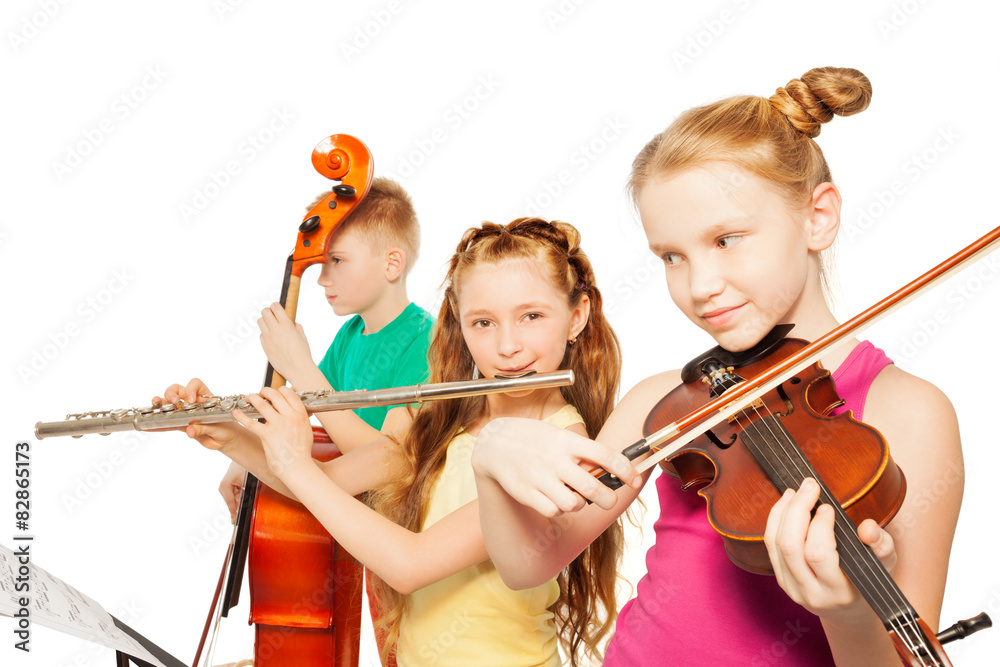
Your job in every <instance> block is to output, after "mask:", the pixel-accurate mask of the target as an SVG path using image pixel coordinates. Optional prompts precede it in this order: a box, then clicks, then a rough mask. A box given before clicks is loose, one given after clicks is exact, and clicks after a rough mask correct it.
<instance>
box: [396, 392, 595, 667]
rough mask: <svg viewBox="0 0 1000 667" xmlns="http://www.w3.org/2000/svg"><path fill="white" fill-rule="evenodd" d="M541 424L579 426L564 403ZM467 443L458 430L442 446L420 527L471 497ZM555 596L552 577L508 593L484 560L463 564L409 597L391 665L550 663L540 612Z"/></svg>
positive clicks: (552, 643)
mask: <svg viewBox="0 0 1000 667" xmlns="http://www.w3.org/2000/svg"><path fill="white" fill-rule="evenodd" d="M544 421H546V422H549V423H550V424H555V425H556V426H559V427H560V428H566V427H567V426H571V425H573V424H580V423H583V418H581V417H580V413H578V412H577V411H576V408H574V407H573V406H572V405H566V406H563V407H562V408H560V409H559V410H557V411H556V412H554V413H552V414H551V415H549V416H548V417H547V418H546V419H545V420H544ZM475 444H476V439H475V438H474V437H473V436H472V435H470V434H468V433H466V432H465V431H460V432H459V433H458V435H456V436H455V438H454V439H453V440H452V441H451V443H449V445H448V455H447V458H446V460H445V464H444V469H443V470H442V471H441V476H440V477H439V478H438V480H437V482H436V483H435V485H434V489H433V491H432V492H431V498H430V504H429V507H428V512H427V518H426V520H425V521H424V525H423V527H422V530H426V529H427V528H428V527H430V526H432V525H433V524H434V523H436V522H437V521H439V520H441V519H442V518H444V517H445V516H447V515H448V514H450V513H451V512H453V511H455V510H457V509H458V508H459V507H462V506H463V505H465V504H467V503H469V502H471V501H473V500H475V499H476V481H475V476H474V475H473V472H472V464H471V463H470V460H471V457H472V448H473V446H474V445H475ZM558 599H559V586H558V585H557V584H556V580H555V579H552V580H551V581H547V582H546V583H544V584H542V585H541V586H537V587H535V588H531V589H528V590H524V591H512V590H510V589H509V588H507V586H506V585H505V584H504V583H503V580H502V579H501V578H500V575H499V574H498V573H497V570H496V568H495V567H493V562H492V561H489V560H487V561H484V562H482V563H480V564H479V565H474V566H472V567H469V568H466V569H464V570H462V571H461V572H457V573H455V574H453V575H452V576H450V577H448V578H447V579H443V580H442V581H439V582H437V583H435V584H431V585H430V586H425V587H424V588H422V589H420V590H419V591H416V592H415V593H413V594H412V595H411V596H410V606H409V608H408V609H407V611H406V614H405V615H404V617H403V620H402V623H401V625H400V635H399V648H398V652H397V656H396V659H397V663H398V665H399V667H417V666H422V667H423V666H426V667H451V666H454V667H471V666H473V665H475V666H476V667H518V666H522V665H523V666H525V667H527V666H529V665H544V666H545V667H549V666H558V665H559V664H560V661H559V649H558V638H557V636H556V626H555V622H554V621H553V619H552V612H550V611H548V608H549V607H550V606H551V605H552V604H554V603H555V601H556V600H558Z"/></svg>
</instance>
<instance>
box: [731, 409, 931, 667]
mask: <svg viewBox="0 0 1000 667" xmlns="http://www.w3.org/2000/svg"><path fill="white" fill-rule="evenodd" d="M755 411H756V410H755ZM756 412H758V415H759V419H758V420H756V421H753V420H750V424H751V427H752V429H753V432H756V433H757V435H759V436H761V437H762V442H764V443H767V444H768V446H769V447H772V452H771V453H772V454H774V452H773V446H777V447H778V448H780V449H781V453H782V454H784V455H785V456H784V457H783V458H782V457H777V458H774V457H772V461H770V464H771V465H772V466H773V465H774V463H775V462H777V463H779V464H786V462H790V464H791V465H792V466H794V468H795V472H796V473H799V475H800V479H804V478H805V476H806V473H808V474H809V476H812V477H814V478H817V482H819V479H818V475H816V474H815V472H814V471H813V470H812V469H811V465H810V464H809V462H808V460H806V459H805V457H804V455H803V454H802V452H801V450H800V449H799V448H798V447H797V446H796V445H795V443H794V441H793V440H792V438H791V435H790V434H789V433H788V432H787V430H786V429H784V428H783V427H782V426H781V424H780V422H779V421H778V420H777V418H776V417H773V416H761V415H760V414H759V411H756ZM771 420H774V423H775V425H776V426H777V428H775V429H772V426H771ZM760 425H764V426H765V427H766V428H767V431H768V433H769V434H770V441H769V440H768V438H767V437H765V436H764V434H763V433H762V431H761V429H760ZM751 427H747V429H745V432H746V433H747V434H748V436H749V434H750V432H751V431H750V428H751ZM775 431H777V435H776V434H775ZM745 439H747V438H745ZM750 439H752V438H750ZM783 441H787V443H788V445H787V446H786V445H785V444H784V443H783ZM754 444H756V445H757V446H758V449H759V450H760V452H761V454H764V451H763V448H761V447H760V446H759V443H754ZM796 458H798V459H800V461H796ZM785 468H786V469H785V471H784V472H785V473H786V475H789V473H790V471H789V470H788V469H787V465H786V466H785ZM803 470H804V471H805V472H804V473H803V472H802V471H803ZM821 490H822V492H823V495H824V496H825V498H824V501H825V502H827V503H828V504H830V505H831V506H833V507H834V508H835V518H837V519H838V520H837V521H835V523H834V529H835V532H836V533H838V534H839V535H840V544H841V545H842V546H843V547H844V549H843V552H844V553H843V554H842V556H843V558H844V564H845V565H844V569H845V570H847V571H848V572H849V573H851V574H853V575H854V578H853V581H854V582H855V584H856V585H858V587H859V589H867V591H868V592H869V596H866V599H868V601H869V604H871V605H873V607H877V606H881V607H883V610H884V611H881V610H877V611H879V614H880V616H881V617H882V618H883V619H885V620H886V622H887V624H888V625H890V626H891V627H892V629H893V631H894V632H895V634H896V636H897V637H899V638H900V639H901V640H902V641H903V642H904V643H905V644H906V645H907V648H908V650H909V651H910V652H911V653H912V654H913V655H914V656H918V657H919V656H920V652H919V651H917V650H916V649H917V646H916V644H921V645H922V643H923V640H922V635H921V634H920V633H919V632H917V633H912V632H910V631H909V630H910V628H911V626H910V623H908V622H906V621H900V620H899V618H898V616H899V615H900V614H902V615H904V616H905V615H907V614H908V612H907V611H906V609H907V607H909V605H908V603H906V601H905V598H903V597H902V594H901V592H899V591H898V588H897V587H895V584H894V582H891V581H890V583H891V584H892V585H891V586H886V585H885V582H878V581H876V582H875V584H876V585H875V586H872V585H871V584H872V578H871V576H872V575H874V574H875V573H881V574H882V575H883V576H884V577H885V578H886V579H888V578H889V577H888V572H886V571H885V569H884V568H883V567H882V566H881V562H879V561H877V559H876V558H875V557H874V554H873V553H872V552H871V551H870V550H869V549H866V548H865V547H864V545H863V544H860V545H859V544H858V543H856V542H855V541H854V538H856V533H855V532H854V531H855V530H856V529H855V527H854V524H853V522H851V521H850V519H849V518H847V516H846V514H842V510H841V511H837V510H840V509H841V508H840V507H839V503H837V504H836V505H834V503H835V502H836V500H835V499H834V498H833V496H832V494H830V493H829V490H828V489H826V488H825V486H824V485H822V484H821ZM845 522H846V524H848V525H849V528H846V527H845V525H844V524H845ZM859 548H860V553H858V551H859ZM865 555H868V556H869V557H870V558H869V559H868V560H869V561H870V562H869V564H868V565H869V566H868V568H860V571H859V567H860V566H861V565H862V564H863V561H864V560H866V559H865V557H864V556H865ZM862 576H863V578H864V579H865V580H867V581H863V580H862ZM879 584H881V586H879ZM894 590H895V592H896V593H897V596H898V597H899V598H900V600H901V601H902V604H899V603H898V601H897V605H898V607H899V608H902V609H903V611H901V612H900V611H897V613H896V614H892V613H889V611H890V609H891V606H890V605H889V604H888V602H887V600H886V595H888V597H889V598H892V597H893V591H894ZM875 595H877V596H878V599H873V596H875ZM910 609H912V607H910ZM919 659H920V660H921V661H922V660H923V659H922V658H919Z"/></svg>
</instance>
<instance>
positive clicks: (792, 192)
mask: <svg viewBox="0 0 1000 667" xmlns="http://www.w3.org/2000/svg"><path fill="white" fill-rule="evenodd" d="M871 97H872V85H871V82H870V81H869V80H868V77H866V76H865V75H864V74H862V73H861V72H859V71H858V70H856V69H850V68H846V67H817V68H815V69H811V70H809V71H808V72H806V73H805V74H803V75H802V77H801V78H799V79H793V80H791V81H789V82H788V83H787V84H786V85H785V87H783V88H778V90H777V91H776V92H775V94H774V95H772V96H771V97H770V98H763V97H757V96H754V95H740V96H736V97H728V98H726V99H723V100H719V101H718V102H714V103H712V104H707V105H705V106H700V107H694V108H692V109H688V110H687V111H685V112H684V113H682V114H681V115H680V116H678V117H677V119H676V120H675V121H674V122H673V123H671V124H670V126H669V127H668V128H667V129H666V130H664V131H663V132H661V133H660V134H658V135H656V136H655V137H653V139H652V140H651V141H650V142H649V143H648V144H646V146H645V147H644V148H643V149H642V150H641V151H639V154H638V155H636V157H635V160H634V161H633V162H632V173H631V175H630V177H629V181H628V186H627V188H628V192H629V195H630V196H631V199H632V202H633V204H635V205H637V202H638V197H639V193H640V192H641V190H642V188H643V187H644V186H645V185H646V184H647V183H649V182H650V181H651V180H653V179H656V178H661V177H664V176H666V175H668V174H671V173H677V172H679V171H682V170H684V169H689V168H691V167H698V166H702V165H705V164H708V163H711V162H728V163H730V164H733V165H736V166H737V167H740V168H742V169H744V170H746V171H747V172H749V173H751V174H754V175H756V176H759V177H760V178H763V179H764V180H766V181H768V182H769V183H771V184H772V185H774V186H775V187H777V188H778V190H779V192H781V193H782V194H783V195H784V196H785V199H786V201H787V202H788V204H789V207H790V208H791V209H797V208H799V207H801V206H803V205H804V204H806V203H808V202H809V201H810V199H811V197H812V192H813V190H814V189H815V188H816V186H817V185H819V184H820V183H832V182H833V177H832V175H831V174H830V167H829V166H828V165H827V163H826V158H824V157H823V151H822V150H820V147H819V145H818V144H817V143H816V142H815V141H813V138H814V137H816V136H818V135H819V132H820V125H821V124H822V123H826V122H829V121H830V120H831V119H833V117H834V115H837V116H850V115H852V114H856V113H860V112H861V111H864V110H865V109H867V108H868V104H869V102H871ZM830 262H831V258H830V256H829V255H828V254H827V255H823V256H821V271H820V277H821V279H822V281H823V286H824V292H825V293H827V294H828V295H829V292H830V285H829V282H830V277H829V276H830V266H829V265H830Z"/></svg>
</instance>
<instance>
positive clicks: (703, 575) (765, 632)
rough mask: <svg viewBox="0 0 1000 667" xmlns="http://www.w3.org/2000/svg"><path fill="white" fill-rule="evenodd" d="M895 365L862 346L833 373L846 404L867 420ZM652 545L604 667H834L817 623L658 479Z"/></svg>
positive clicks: (689, 499) (671, 482)
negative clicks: (737, 561) (883, 374)
mask: <svg viewBox="0 0 1000 667" xmlns="http://www.w3.org/2000/svg"><path fill="white" fill-rule="evenodd" d="M891 363H892V361H890V360H889V358H888V357H886V356H885V353H884V352H882V350H880V349H878V348H876V347H875V346H873V345H872V344H871V343H869V342H867V341H865V342H863V343H860V344H859V345H857V346H856V347H855V348H854V349H853V350H852V351H851V354H850V355H849V356H848V357H847V359H846V360H844V363H843V364H841V366H840V368H838V369H837V370H836V371H835V372H834V373H833V380H834V383H835V384H836V386H837V391H838V393H839V394H840V397H841V398H843V399H844V400H845V401H846V402H847V405H846V407H845V408H844V410H847V409H850V410H853V411H854V416H855V418H857V419H861V418H862V416H863V411H864V404H865V398H866V396H867V395H868V389H869V388H870V387H871V383H872V381H873V380H874V379H875V376H876V375H878V373H879V371H881V370H882V369H883V368H885V367H886V366H887V365H888V364H891ZM656 489H657V493H658V494H659V498H660V516H659V518H658V519H657V521H656V524H655V525H654V526H653V529H654V531H655V533H656V542H655V544H654V545H653V546H652V547H651V548H650V550H649V552H648V553H647V554H646V570H647V574H646V575H645V576H644V577H643V578H642V580H640V581H639V585H638V586H637V595H636V597H635V598H634V599H632V600H629V602H628V603H627V604H626V605H625V607H624V608H622V611H621V613H620V614H619V616H618V621H617V624H616V625H615V634H614V636H613V637H612V639H611V644H610V645H609V646H608V650H607V654H606V656H605V661H604V666H605V667H634V666H635V665H672V666H683V665H713V666H715V665H719V666H723V665H746V666H747V667H765V666H767V665H775V666H777V665H781V667H823V666H826V665H830V666H832V665H833V664H834V662H833V657H832V656H831V654H830V647H829V645H828V644H827V641H826V636H825V635H824V633H823V626H822V625H821V623H820V620H819V618H818V617H817V616H815V615H813V614H811V613H809V612H808V611H806V610H805V609H803V608H802V607H800V606H799V605H798V604H796V603H795V602H793V601H792V600H791V598H789V597H788V596H787V595H786V594H785V592H784V591H783V590H781V588H780V587H779V586H778V584H777V581H776V580H775V578H774V577H770V576H763V575H759V574H751V573H750V572H747V571H745V570H742V569H740V568H739V567H738V566H736V565H734V564H733V563H732V562H731V561H730V560H729V557H728V556H727V555H726V550H725V547H724V546H723V542H722V538H721V537H720V536H719V534H718V533H716V532H715V530H714V529H713V528H712V527H711V526H710V525H709V523H708V519H707V518H706V512H705V500H704V498H702V497H701V496H699V495H698V494H697V492H696V491H694V490H689V491H683V490H681V487H680V484H679V482H678V481H677V480H676V479H674V478H673V477H671V476H670V475H665V474H661V475H660V476H659V478H658V479H657V480H656Z"/></svg>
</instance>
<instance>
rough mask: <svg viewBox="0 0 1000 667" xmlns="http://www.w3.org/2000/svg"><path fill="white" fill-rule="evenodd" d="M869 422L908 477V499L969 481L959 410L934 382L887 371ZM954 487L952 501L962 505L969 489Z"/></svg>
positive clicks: (878, 383) (874, 391)
mask: <svg viewBox="0 0 1000 667" xmlns="http://www.w3.org/2000/svg"><path fill="white" fill-rule="evenodd" d="M865 422H866V423H867V424H870V425H871V426H874V427H875V428H876V429H878V431H879V432H880V433H881V434H882V436H883V437H884V438H885V441H886V443H887V444H888V445H889V451H890V453H891V455H892V458H893V460H894V461H895V462H896V464H897V465H899V467H900V468H901V469H902V471H903V474H904V475H906V480H907V486H908V487H909V490H910V493H909V494H908V499H909V498H911V497H912V498H917V497H920V496H921V495H922V494H924V493H926V492H927V490H928V489H930V488H932V487H933V488H939V487H940V484H938V480H939V479H943V478H948V479H952V480H954V478H955V477H956V475H957V476H958V478H959V480H960V479H964V465H963V462H962V444H961V438H960V436H959V430H958V418H957V416H956V414H955V408H954V406H953V405H952V403H951V401H950V400H948V397H947V396H945V394H944V392H942V391H941V390H940V389H938V388H937V387H936V386H934V385H933V384H931V383H930V382H927V381H926V380H923V379H921V378H918V377H916V376H915V375H911V374H910V373H907V372H906V371H904V370H902V369H900V368H897V367H896V366H887V367H886V368H885V369H884V370H883V371H882V372H881V373H879V374H878V376H877V377H876V378H875V381H874V382H872V386H871V389H870V390H869V392H868V400H867V401H866V404H865ZM935 485H937V486H935ZM949 486H950V487H951V488H950V489H949V490H948V491H946V495H952V494H954V495H955V498H956V500H957V499H960V498H961V495H962V488H963V486H964V485H963V484H950V485H949Z"/></svg>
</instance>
